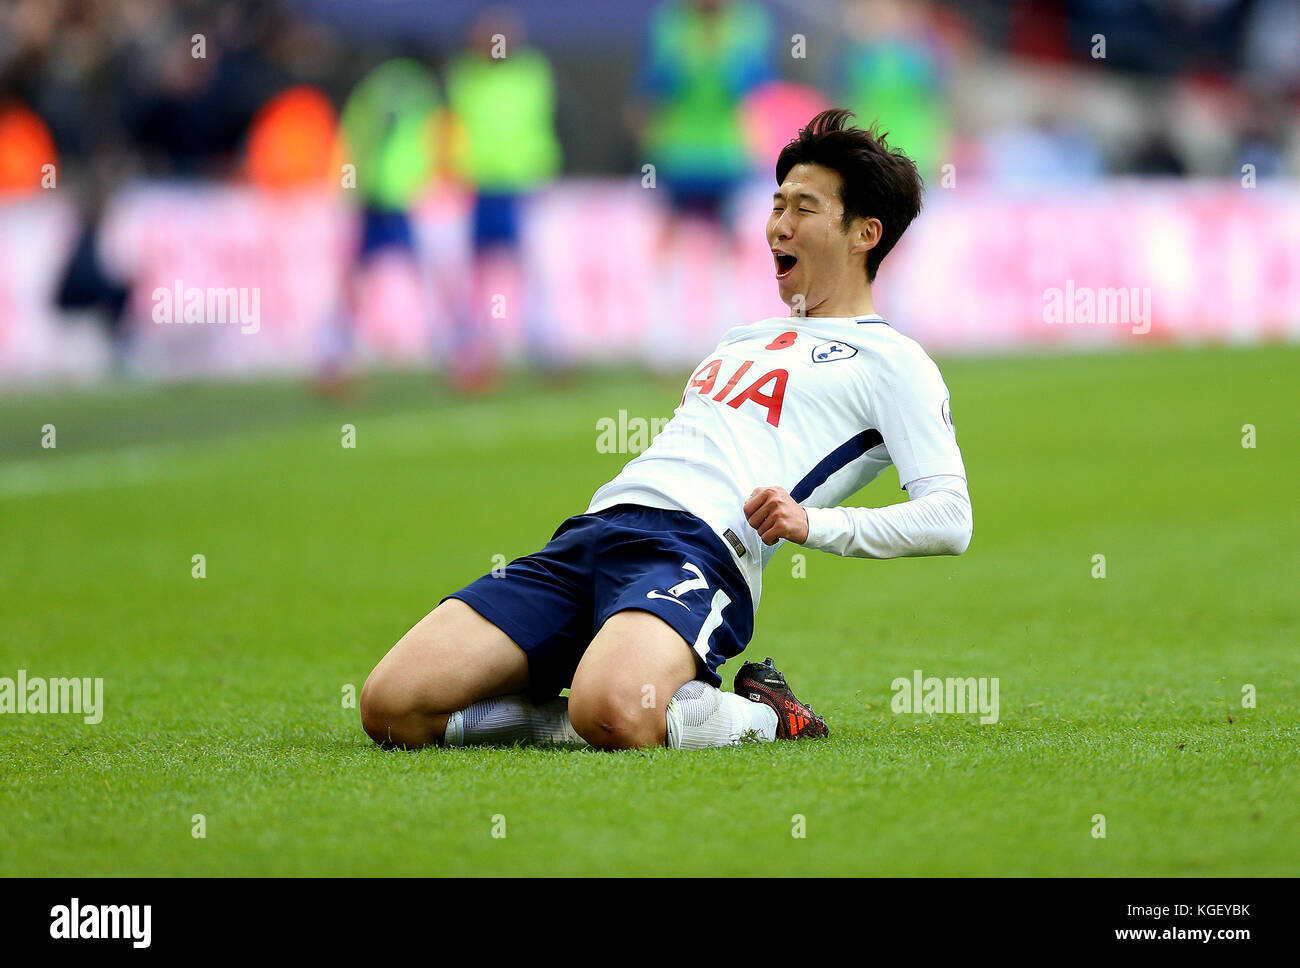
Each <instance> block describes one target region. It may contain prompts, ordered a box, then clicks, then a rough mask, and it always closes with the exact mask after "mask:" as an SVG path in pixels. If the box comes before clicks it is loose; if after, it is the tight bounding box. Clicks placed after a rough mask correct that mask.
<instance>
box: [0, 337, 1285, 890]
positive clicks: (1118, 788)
mask: <svg viewBox="0 0 1300 968" xmlns="http://www.w3.org/2000/svg"><path fill="white" fill-rule="evenodd" d="M943 368H944V372H945V376H946V378H947V381H948V384H949V386H950V388H951V390H952V393H953V407H954V414H955V416H956V421H957V428H958V435H959V440H960V442H961V444H962V447H963V451H964V454H965V458H966V465H967V469H968V471H969V475H970V481H971V491H972V496H973V502H974V508H975V538H974V542H973V544H972V546H971V549H970V551H969V552H968V553H967V554H966V555H965V556H963V557H961V558H943V559H930V560H904V561H887V562H881V561H864V560H853V559H838V558H834V557H832V556H829V555H823V554H818V553H815V552H813V553H808V558H807V562H806V565H807V576H806V577H804V578H796V577H793V576H792V574H791V572H792V567H791V554H792V552H794V551H797V550H798V549H796V548H789V547H787V548H786V549H785V550H783V551H782V552H781V553H780V554H779V555H778V556H777V558H776V559H775V561H774V562H773V564H772V565H771V567H770V568H769V569H768V573H767V583H766V592H765V597H764V603H763V608H762V610H761V612H760V614H759V620H758V630H757V635H756V639H755V642H754V644H753V646H752V647H751V653H752V654H756V655H757V656H758V657H759V658H761V657H762V656H763V655H767V654H771V655H773V656H775V657H776V658H777V659H778V661H779V664H780V665H781V666H782V668H783V669H784V670H785V671H786V673H787V674H788V676H789V678H790V680H791V681H792V683H793V684H794V685H795V686H796V688H797V689H798V690H799V692H800V693H801V694H802V695H803V696H804V697H805V698H807V699H808V700H809V701H811V702H812V703H813V704H814V705H815V706H816V707H817V709H818V710H819V711H820V712H822V713H824V714H825V715H826V717H827V719H828V720H829V722H830V723H831V727H832V730H833V734H832V736H831V738H830V739H829V740H827V741H825V742H821V743H799V744H774V745H750V746H744V747H737V748H731V749H725V750H711V751H705V752H697V753H682V752H674V751H667V750H654V751H649V752H631V753H623V754H603V753H594V752H590V751H563V750H530V749H508V750H483V749H478V750H440V749H429V750H424V751H421V752H417V753H405V752H383V751H380V750H379V749H377V748H375V747H373V746H372V745H371V744H370V742H369V741H368V740H367V739H366V737H365V735H364V734H363V733H362V732H361V730H360V727H359V721H358V715H357V712H356V711H355V710H354V709H344V708H343V705H342V701H341V697H342V695H343V690H344V687H345V686H346V685H347V684H352V685H353V686H356V687H357V688H359V687H360V684H361V682H362V681H363V680H364V678H365V676H366V674H367V672H368V671H369V669H370V668H371V666H372V665H373V664H374V662H375V661H376V660H377V659H378V658H379V657H380V656H381V655H382V654H383V653H384V652H385V651H386V650H387V648H388V647H389V646H390V645H391V644H392V643H393V642H394V641H395V640H396V639H397V638H398V637H399V636H400V635H401V634H402V633H403V632H404V631H405V630H406V629H407V628H408V627H409V626H410V625H411V624H412V623H413V622H414V621H415V620H417V619H418V618H419V617H420V616H421V615H423V614H424V613H425V612H426V611H427V610H428V609H429V608H430V607H431V606H432V605H433V604H434V603H435V602H436V601H437V600H438V598H439V597H440V596H441V595H443V594H445V593H446V592H448V591H451V590H454V589H456V588H458V587H460V586H461V585H463V584H465V583H466V582H468V581H470V580H471V579H473V578H475V577H477V576H478V575H480V574H482V573H483V572H485V571H487V570H488V569H489V568H490V567H491V566H492V561H493V556H494V555H497V554H501V555H505V556H507V558H509V557H513V556H515V555H518V554H523V553H527V552H530V551H533V550H535V549H536V548H538V547H540V546H541V545H542V544H543V543H544V542H545V540H546V539H547V538H548V537H549V536H550V534H551V533H552V531H553V530H554V529H555V527H556V526H557V524H558V523H559V522H560V521H561V520H562V519H563V518H564V517H566V516H568V515H570V514H575V513H578V512H580V511H581V510H583V508H584V507H585V506H586V501H587V500H588V498H589V497H590V495H591V492H592V491H593V490H594V489H595V488H596V487H597V486H598V485H599V484H601V483H603V482H604V481H605V480H607V479H608V478H609V477H612V476H613V475H614V474H615V473H616V472H617V470H618V468H619V467H620V466H621V463H622V461H623V460H625V459H626V458H625V457H620V456H618V455H610V454H600V453H597V452H596V448H595V440H596V429H595V427H596V420H597V419H598V418H600V417H602V416H614V415H616V414H617V412H618V410H619V409H620V408H624V409H627V410H628V411H629V412H630V413H631V414H633V415H642V416H646V417H650V416H655V415H661V414H667V413H668V412H670V411H671V408H672V407H673V405H674V404H675V403H676V402H677V398H678V396H679V394H680V387H679V386H676V385H672V386H669V385H664V384H656V383H655V382H653V381H650V380H647V379H644V378H640V377H637V376H633V375H629V374H604V375H599V376H596V375H589V376H583V377H580V378H579V379H578V380H577V381H576V382H574V383H572V384H570V385H567V386H562V387H560V386H546V385H542V384H538V383H536V382H533V381H524V382H520V383H517V384H514V385H512V386H511V387H509V388H508V389H507V390H506V391H505V392H504V394H503V395H501V396H499V397H497V398H494V399H491V400H482V401H459V400H455V399H453V398H451V397H450V396H448V395H447V394H446V393H444V392H441V391H438V390H436V389H435V388H433V387H432V386H430V385H429V384H428V382H427V381H426V380H424V379H422V378H420V377H416V376H409V375H408V376H389V377H384V378H380V379H376V380H374V381H372V383H371V386H370V392H369V394H368V395H367V396H365V397H363V398H361V399H359V400H358V401H357V402H354V403H326V402H322V401H319V400H316V399H315V398H313V397H311V396H310V395H308V394H305V393H303V392H301V391H300V390H299V389H298V388H297V387H296V386H294V385H292V384H283V383H281V384H277V383H262V384H256V385H244V386H203V387H179V388H170V389H143V388H122V389H117V390H113V391H109V392H104V393H63V394H58V395H45V396H31V395H28V396H12V395H11V396H7V397H0V455H2V458H3V459H2V460H0V541H2V542H3V555H2V557H0V589H2V591H0V596H2V597H3V610H2V615H0V623H2V624H0V676H10V677H12V676H14V675H15V674H16V672H17V670H18V669H19V668H23V669H26V670H27V672H28V674H29V675H41V676H50V677H53V676H74V675H75V676H102V677H103V679H104V681H105V687H104V688H105V713H104V719H103V722H102V723H100V724H99V725H86V724H83V723H82V722H81V721H80V719H79V718H77V717H68V716H62V717H56V716H33V715H26V716H18V715H4V716H0V778H2V781H3V782H0V834H2V835H3V844H4V846H3V850H2V851H0V872H3V873H4V874H91V873H94V874H101V873H121V874H155V873H196V874H213V873H218V874H224V873H241V874H242V873H269V874H270V873H273V874H386V873H399V874H419V873H492V874H507V873H523V874H556V873H590V874H608V873H615V874H632V873H651V874H716V873H731V874H763V875H766V874H772V873H786V872H788V873H835V874H886V875H893V874H999V873H1033V874H1054V873H1094V874H1121V873H1123V874H1131V873H1179V874H1182V873H1187V874H1207V873H1212V874H1229V873H1232V874H1238V873H1240V874H1294V873H1295V872H1296V871H1297V870H1300V752H1298V750H1300V688H1298V685H1300V681H1298V680H1300V667H1298V659H1297V647H1296V646H1297V635H1296V630H1297V628H1300V595H1297V593H1296V578H1297V569H1296V567H1295V564H1294V562H1295V554H1296V551H1295V549H1296V547H1297V545H1300V510H1298V509H1297V502H1296V498H1297V489H1296V486H1295V483H1294V482H1295V475H1296V472H1297V470H1300V460H1298V459H1297V458H1298V457H1300V445H1298V443H1297V441H1300V416H1297V408H1296V405H1295V403H1296V401H1295V388H1296V386H1297V384H1298V383H1300V350H1297V349H1296V348H1283V347H1268V348H1262V349H1256V350H1238V349H1231V350H1230V349H1216V350H1195V351H1182V350H1155V351H1147V352H1140V353H1132V354H1124V355H1110V354H1105V355H1081V356H1062V357H1045V358H1036V359H1002V358H992V359H977V360H961V361H956V360H954V361H950V362H947V363H945V364H944V367H943ZM46 423H53V424H54V425H55V426H56V428H57V434H58V437H57V440H58V447H57V448H56V449H55V450H43V449H42V448H41V447H40V445H39V442H40V432H41V431H40V428H41V426H42V425H43V424H46ZM344 423H353V424H355V425H356V427H357V447H356V449H354V450H347V449H344V448H342V447H341V446H340V426H341V425H342V424H344ZM1246 423H1251V424H1254V425H1255V427H1256V428H1257V435H1258V437H1257V444H1258V446H1257V447H1255V448H1254V449H1245V448H1243V447H1242V446H1241V428H1242V425H1243V424H1246ZM901 497H902V494H901V492H900V491H899V490H898V488H897V477H896V475H895V474H894V472H893V471H889V472H887V473H886V474H885V475H883V476H882V478H881V480H879V481H877V482H876V483H875V484H873V485H872V486H871V487H870V488H868V489H867V490H865V491H864V492H863V493H862V494H860V495H859V496H858V500H859V501H860V502H861V503H874V504H882V503H892V502H894V501H896V500H898V499H900V498H901ZM196 553H202V554H204V555H206V558H207V577H206V578H205V579H202V580H198V579H194V578H192V577H191V574H190V571H191V556H192V555H194V554H196ZM1096 554H1104V555H1105V556H1106V567H1107V577H1106V578H1104V579H1096V578H1093V577H1092V574H1091V572H1092V568H1093V565H1092V556H1093V555H1096ZM918 668H919V669H921V670H923V671H924V673H925V674H926V675H936V676H997V677H998V678H999V680H1000V699H1001V721H1000V722H999V723H998V724H997V725H979V724H978V723H977V721H976V717H975V716H969V715H968V716H955V715H939V716H935V717H933V718H931V717H927V716H898V715H895V714H893V713H892V712H891V711H890V698H891V695H892V693H891V691H890V683H891V681H892V680H893V679H894V678H895V677H899V676H910V675H911V673H912V670H913V669H918ZM724 672H726V673H727V678H728V680H729V678H730V676H729V672H730V670H729V669H728V670H724ZM1247 683H1249V684H1252V685H1253V686H1254V687H1255V689H1256V690H1257V695H1258V706H1257V708H1254V709H1248V708H1242V702H1241V697H1242V686H1243V685H1244V684H1247ZM194 814H203V815H204V816H205V818H206V825H207V836H206V838H205V839H196V838H194V837H192V836H191V827H192V824H191V818H192V816H193V815H194ZM795 814H800V815H802V816H803V817H804V818H805V824H806V837H804V838H795V837H792V836H791V831H792V817H793V816H794V815H795ZM1094 814H1104V815H1105V818H1106V833H1107V836H1106V837H1105V839H1098V838H1094V837H1093V836H1092V830H1093V820H1092V818H1093V815H1094ZM496 815H503V816H504V818H505V832H506V836H505V837H504V838H494V837H493V836H492V830H493V818H494V816H496Z"/></svg>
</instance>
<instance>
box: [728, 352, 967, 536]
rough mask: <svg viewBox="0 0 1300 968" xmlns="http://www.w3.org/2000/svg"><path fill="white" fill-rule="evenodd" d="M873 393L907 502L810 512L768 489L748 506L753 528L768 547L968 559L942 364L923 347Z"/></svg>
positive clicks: (961, 476)
mask: <svg viewBox="0 0 1300 968" xmlns="http://www.w3.org/2000/svg"><path fill="white" fill-rule="evenodd" d="M871 396H872V398H873V399H872V400H871V404H872V406H871V409H872V412H873V413H874V414H875V417H876V421H877V423H878V424H879V427H880V432H881V436H882V437H883V438H884V441H885V446H886V449H888V451H889V455H890V458H891V459H892V460H893V462H894V464H895V466H896V467H897V468H898V476H899V480H900V481H902V482H903V484H904V487H905V488H906V489H907V493H908V501H907V502H906V503H904V504H895V505H891V506H889V507H883V508H850V507H838V508H817V507H804V506H802V505H800V504H799V503H797V502H796V501H795V500H794V499H793V498H792V497H790V495H789V494H788V493H787V492H786V491H785V490H784V489H782V488H779V487H762V488H757V489H755V490H754V492H753V493H752V494H751V495H750V498H749V500H748V501H747V502H746V504H745V515H746V517H747V518H748V520H749V523H750V525H751V526H752V527H754V528H755V530H757V531H758V533H759V536H760V537H761V538H762V539H763V541H764V543H766V544H775V543H776V542H777V541H778V540H780V539H781V538H786V539H788V540H790V541H794V542H796V543H797V544H802V545H805V546H806V547H809V548H814V549H817V550H820V551H828V552H830V553H832V554H837V555H846V556H852V557H858V558H901V557H908V556H921V555H959V554H962V553H963V552H964V551H965V550H966V549H967V548H968V547H969V546H970V540H971V535H972V532H973V529H974V516H973V513H972V510H971V502H970V492H969V490H968V488H967V485H966V469H965V465H964V464H963V462H962V457H961V450H960V449H959V448H958V446H957V440H956V436H955V435H954V433H953V429H952V423H951V409H950V407H949V405H948V388H947V387H946V386H945V385H944V382H943V378H942V377H941V376H940V374H939V370H938V367H936V366H935V365H934V363H933V361H931V360H930V359H929V357H927V356H925V354H924V353H922V352H921V351H920V350H919V349H918V350H917V352H916V354H915V355H914V356H913V358H911V359H909V360H907V361H905V365H902V366H899V367H895V368H894V369H892V370H890V371H887V372H885V373H884V374H882V375H880V378H879V379H878V381H877V384H876V389H875V390H874V392H872V393H871Z"/></svg>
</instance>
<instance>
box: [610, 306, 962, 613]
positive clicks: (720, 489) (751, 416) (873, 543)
mask: <svg viewBox="0 0 1300 968" xmlns="http://www.w3.org/2000/svg"><path fill="white" fill-rule="evenodd" d="M891 463H893V464H894V465H895V466H896V467H897V468H898V478H899V483H900V484H901V485H902V486H903V487H904V488H906V489H907V491H908V495H909V498H910V500H909V501H907V502H906V503H904V504H897V505H893V506H890V507H884V508H842V507H837V505H839V504H840V502H842V501H843V500H845V499H846V498H848V497H849V496H850V495H852V494H854V493H855V492H856V491H858V490H859V489H860V488H862V487H863V486H865V485H866V484H867V483H869V482H870V481H871V480H873V479H874V478H875V477H876V475H877V474H879V473H880V472H881V471H882V470H884V469H885V468H886V467H887V466H889V464H891ZM773 485H775V486H779V487H783V488H785V489H786V490H787V491H789V492H790V495H791V497H793V498H794V500H796V501H798V502H799V503H800V504H801V505H803V506H804V508H805V509H806V510H807V512H808V524H809V534H808V538H807V540H806V541H805V542H804V544H805V545H806V546H807V547H810V548H816V549H819V550H824V551H829V552H831V553H833V554H839V555H852V556H857V557H871V558H892V557H899V556H904V555H933V554H960V553H961V552H962V551H964V550H965V549H966V546H967V545H968V544H969V541H970V535H971V508H970V498H969V494H968V493H967V489H966V468H965V465H964V464H963V462H962V457H961V450H960V449H959V448H958V446H957V440H956V436H955V434H954V431H953V424H952V410H951V406H950V403H949V398H948V388H947V387H946V386H945V385H944V382H943V378H942V377H941V376H940V374H939V369H938V367H936V366H935V365H934V361H933V360H931V359H930V357H929V356H928V355H926V352H925V350H923V349H922V348H921V347H920V345H919V344H917V343H916V342H915V341H914V340H911V339H909V338H908V337H906V336H903V335H902V334H901V333H899V332H897V331H896V330H895V329H893V327H891V326H889V324H888V323H886V322H885V320H884V319H882V318H881V317H880V316H878V315H870V316H858V317H834V318H832V317H790V318H774V319H764V320H761V321H759V322H757V323H753V324H751V325H748V326H737V327H735V328H733V329H731V330H728V331H727V332H726V333H725V334H724V335H723V337H722V340H721V342H719V343H718V345H717V348H716V349H715V350H714V351H713V353H711V354H710V355H709V356H708V357H707V358H706V359H705V360H704V361H702V362H701V364H700V365H699V367H697V368H696V370H695V372H694V373H693V374H692V375H691V379H690V381H689V382H688V383H687V385H686V391H685V393H684V394H683V395H682V402H681V404H680V405H678V407H677V409H676V410H675V411H674V414H673V417H672V419H671V420H669V421H668V423H667V425H665V427H664V428H663V430H662V431H661V432H660V433H659V435H658V436H657V437H655V439H654V441H653V442H652V443H651V444H650V446H649V447H648V448H646V450H645V451H643V452H642V453H640V454H638V455H637V456H636V457H634V458H633V459H632V460H630V461H628V462H627V464H626V465H625V466H624V468H623V470H622V471H621V472H620V473H619V475H618V476H617V477H615V478H614V479H613V480H612V481H610V482H609V483H608V484H605V485H604V486H603V487H601V488H600V489H599V490H597V491H596V493H595V495H594V496H593V497H592V500H591V504H590V505H589V507H588V508H587V513H589V514H590V513H593V512H596V511H602V510H604V509H606V508H609V507H613V506H614V505H617V504H640V505H644V506H647V507H656V508H667V509H669V510H680V511H687V512H690V513H691V514H694V515H695V516H696V517H699V518H701V519H702V520H704V521H705V522H706V523H707V524H708V525H709V526H710V527H711V528H712V529H713V530H714V531H716V532H717V533H718V535H719V536H720V537H721V538H722V539H723V541H724V542H725V543H726V545H727V546H728V547H729V548H730V549H731V552H732V555H733V556H734V558H735V560H736V562H737V564H738V565H739V567H740V570H741V572H742V573H743V574H744V576H745V579H746V581H747V582H748V584H749V589H750V593H751V599H752V602H753V606H754V609H755V610H757V609H758V603H759V598H760V596H761V593H762V572H763V568H764V567H765V566H766V565H767V563H768V562H769V561H770V560H771V559H772V556H773V555H774V554H776V551H777V549H778V548H779V547H780V546H781V544H782V542H777V543H776V544H772V545H765V544H764V543H763V541H762V539H760V538H759V536H758V532H757V531H755V530H754V529H753V528H752V527H750V525H749V523H748V521H747V520H746V518H745V513H744V505H745V502H746V501H747V500H748V498H749V496H750V494H751V493H752V492H753V490H754V489H755V488H757V487H766V486H773Z"/></svg>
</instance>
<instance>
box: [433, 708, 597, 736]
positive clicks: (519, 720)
mask: <svg viewBox="0 0 1300 968" xmlns="http://www.w3.org/2000/svg"><path fill="white" fill-rule="evenodd" d="M514 743H531V744H538V745H555V746H586V745H587V741H586V740H585V739H583V738H582V737H581V736H579V735H578V733H577V731H576V730H574V728H573V724H572V723H570V722H569V700H567V699H564V698H562V697H556V698H555V699H552V700H550V701H548V702H544V703H542V705H540V706H535V705H533V703H532V702H531V701H530V700H529V699H528V698H527V697H526V696H497V697H495V698H493V699H485V700H483V701H482V702H476V703H474V705H472V706H469V707H467V708H466V709H462V710H461V711H460V712H456V713H452V714H451V715H450V716H448V717H447V732H446V735H445V736H444V737H443V741H442V745H443V746H510V745H511V744H514Z"/></svg>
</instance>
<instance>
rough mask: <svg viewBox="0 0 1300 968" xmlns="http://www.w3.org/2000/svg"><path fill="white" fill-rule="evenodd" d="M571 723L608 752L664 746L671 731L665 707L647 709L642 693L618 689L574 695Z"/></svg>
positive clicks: (612, 687) (595, 744)
mask: <svg viewBox="0 0 1300 968" xmlns="http://www.w3.org/2000/svg"><path fill="white" fill-rule="evenodd" d="M569 722H570V723H572V724H573V728H574V729H575V730H576V731H577V733H578V735H579V736H581V737H582V738H583V739H585V740H586V741H587V742H588V743H590V744H591V745H592V746H595V747H597V748H598V749H608V750H631V749H639V748H641V747H643V746H662V745H663V743H664V735H665V732H666V730H667V724H666V720H665V716H664V710H663V708H662V707H661V706H657V705H656V706H652V707H651V708H649V709H647V708H645V707H644V706H643V705H642V703H641V694H640V693H639V692H633V693H629V692H628V691H627V690H620V689H619V688H618V687H617V686H611V687H595V688H592V687H588V688H585V689H580V690H577V691H573V692H570V694H569Z"/></svg>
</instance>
